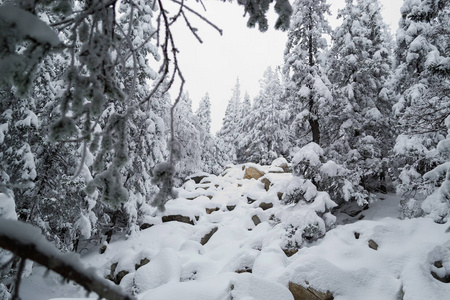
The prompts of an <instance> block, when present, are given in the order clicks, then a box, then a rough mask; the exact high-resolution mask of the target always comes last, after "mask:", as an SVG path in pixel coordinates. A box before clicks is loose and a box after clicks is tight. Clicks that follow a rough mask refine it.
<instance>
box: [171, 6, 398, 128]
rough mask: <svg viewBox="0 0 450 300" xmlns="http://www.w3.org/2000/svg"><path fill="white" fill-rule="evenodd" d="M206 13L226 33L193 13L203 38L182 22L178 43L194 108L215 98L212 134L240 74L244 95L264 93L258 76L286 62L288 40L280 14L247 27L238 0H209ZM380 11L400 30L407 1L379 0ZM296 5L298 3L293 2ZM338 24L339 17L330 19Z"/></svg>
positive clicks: (391, 25) (387, 21)
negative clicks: (263, 25)
mask: <svg viewBox="0 0 450 300" xmlns="http://www.w3.org/2000/svg"><path fill="white" fill-rule="evenodd" d="M203 2H204V4H205V6H206V9H207V11H206V12H204V13H203V15H204V16H206V17H207V18H208V19H209V20H210V21H211V22H213V23H214V24H216V25H217V26H218V27H220V28H221V29H223V35H222V36H220V34H219V33H218V32H217V31H216V30H215V29H213V28H211V27H209V26H208V25H206V24H205V23H204V22H203V21H201V20H200V19H199V18H198V17H196V16H194V15H191V16H190V21H191V23H192V25H193V26H194V27H198V29H199V30H198V34H199V36H200V37H201V38H202V40H203V44H200V43H199V42H198V41H197V40H196V39H195V37H194V36H193V35H192V34H191V33H190V32H189V31H188V30H187V29H186V28H183V27H186V26H185V23H184V22H183V21H182V20H179V21H178V23H180V24H178V26H179V27H180V28H179V29H176V34H175V38H176V40H175V42H176V46H177V48H178V50H179V51H180V53H179V64H180V67H181V70H182V72H183V75H184V77H185V79H186V86H185V90H187V91H189V96H190V98H191V99H192V101H193V109H194V111H195V110H196V109H197V107H198V102H199V101H200V100H201V98H202V97H203V96H204V95H205V94H206V92H208V93H209V95H210V99H211V114H212V124H211V132H212V133H213V134H214V133H216V132H217V131H218V130H219V129H220V127H221V126H222V119H223V117H224V114H225V109H226V106H227V104H228V100H229V99H230V98H231V95H232V92H231V90H232V88H233V87H234V85H235V84H236V79H237V78H238V77H239V82H240V85H241V97H242V98H243V97H244V94H245V92H246V91H247V92H248V93H249V95H250V99H251V100H253V98H254V97H255V96H257V94H258V92H259V80H260V79H261V78H262V76H263V73H264V71H265V70H266V68H267V67H268V66H272V67H275V66H278V65H282V64H283V52H284V47H285V43H286V33H284V32H281V31H276V30H274V29H273V24H274V23H275V20H276V16H275V13H273V6H272V8H271V14H270V15H269V25H270V28H269V30H268V31H267V32H265V33H261V32H259V30H258V29H257V28H252V29H249V28H247V26H246V22H247V17H243V7H241V6H239V5H238V4H237V3H236V1H233V3H229V2H228V1H227V2H225V3H224V2H222V1H219V0H210V1H208V0H204V1H203ZM380 2H381V4H382V5H383V9H382V11H381V13H382V15H383V18H384V19H385V22H386V23H387V24H388V25H389V26H390V27H391V32H393V33H395V31H396V29H397V24H398V21H399V18H400V7H401V5H402V3H403V1H402V0H380ZM291 3H293V1H291ZM329 3H331V9H332V12H333V14H335V12H336V11H337V9H338V8H341V7H343V6H344V3H345V1H344V0H333V1H329ZM187 4H188V5H191V6H192V7H193V8H194V7H196V8H197V9H196V10H197V11H199V12H201V11H202V9H201V7H198V6H197V5H195V4H196V3H195V2H191V1H187ZM330 23H331V25H332V26H333V27H335V26H337V25H338V24H339V21H336V20H334V17H330Z"/></svg>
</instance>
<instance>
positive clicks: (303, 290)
mask: <svg viewBox="0 0 450 300" xmlns="http://www.w3.org/2000/svg"><path fill="white" fill-rule="evenodd" d="M289 291H291V293H292V295H293V296H294V300H333V299H334V297H333V294H332V293H330V291H327V292H326V293H324V292H319V291H317V290H315V289H313V288H312V287H303V286H301V285H300V284H296V283H293V282H289Z"/></svg>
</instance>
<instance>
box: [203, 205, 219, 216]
mask: <svg viewBox="0 0 450 300" xmlns="http://www.w3.org/2000/svg"><path fill="white" fill-rule="evenodd" d="M218 210H220V208H219V207H214V208H206V213H207V214H208V215H210V214H212V213H213V212H215V211H218Z"/></svg>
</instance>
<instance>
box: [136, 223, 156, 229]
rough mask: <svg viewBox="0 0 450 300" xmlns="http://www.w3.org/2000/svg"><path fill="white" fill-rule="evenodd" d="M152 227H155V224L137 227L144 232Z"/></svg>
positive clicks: (144, 224)
mask: <svg viewBox="0 0 450 300" xmlns="http://www.w3.org/2000/svg"><path fill="white" fill-rule="evenodd" d="M153 225H155V224H149V223H143V224H141V226H139V229H140V230H145V229H147V228H150V227H152V226H153Z"/></svg>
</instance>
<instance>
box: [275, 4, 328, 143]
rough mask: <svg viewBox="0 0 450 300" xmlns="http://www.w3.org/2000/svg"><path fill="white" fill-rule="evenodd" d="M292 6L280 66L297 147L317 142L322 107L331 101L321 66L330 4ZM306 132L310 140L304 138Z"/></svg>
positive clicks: (321, 120) (320, 126) (318, 139)
mask: <svg viewBox="0 0 450 300" xmlns="http://www.w3.org/2000/svg"><path fill="white" fill-rule="evenodd" d="M293 7H294V12H293V15H292V18H291V26H290V29H289V32H288V41H287V44H286V50H285V53H284V69H283V71H284V73H285V77H286V78H288V82H287V87H286V89H287V96H288V98H289V101H290V111H291V113H292V115H291V117H290V119H291V123H292V125H291V128H292V131H293V135H294V136H295V139H296V142H297V143H298V146H302V145H304V144H306V143H308V142H309V141H313V142H315V143H317V144H320V134H321V128H322V127H324V126H323V125H324V124H321V122H323V121H324V118H323V113H324V112H323V111H322V107H324V106H326V105H327V103H328V102H330V101H331V94H330V91H329V89H328V86H327V84H328V79H327V77H326V74H325V72H324V71H323V69H322V67H321V65H320V56H321V55H322V54H323V51H324V50H325V49H326V40H325V38H324V37H325V35H326V34H329V33H330V30H331V29H330V26H329V25H328V22H327V20H326V17H325V16H326V14H329V5H328V4H326V1H325V0H320V1H313V0H297V1H295V2H294V5H293ZM308 132H311V139H308V138H306V135H307V134H308Z"/></svg>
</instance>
